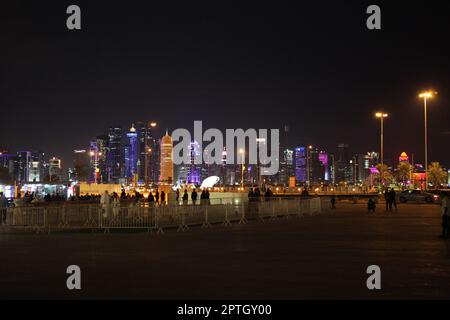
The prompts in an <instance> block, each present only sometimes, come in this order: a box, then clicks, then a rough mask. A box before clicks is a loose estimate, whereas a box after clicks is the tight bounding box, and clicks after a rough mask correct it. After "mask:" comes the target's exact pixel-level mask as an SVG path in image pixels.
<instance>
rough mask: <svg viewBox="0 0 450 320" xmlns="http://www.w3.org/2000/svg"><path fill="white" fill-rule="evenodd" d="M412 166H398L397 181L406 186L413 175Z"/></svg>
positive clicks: (404, 164)
mask: <svg viewBox="0 0 450 320" xmlns="http://www.w3.org/2000/svg"><path fill="white" fill-rule="evenodd" d="M411 168H412V166H411V164H410V163H409V162H403V161H402V162H400V163H399V164H398V166H397V174H396V176H397V181H398V182H401V183H403V184H406V181H408V180H409V178H410V174H411Z"/></svg>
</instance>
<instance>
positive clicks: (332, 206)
mask: <svg viewBox="0 0 450 320" xmlns="http://www.w3.org/2000/svg"><path fill="white" fill-rule="evenodd" d="M330 202H331V209H336V197H335V196H332V197H331V200H330Z"/></svg>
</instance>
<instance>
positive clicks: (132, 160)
mask: <svg viewBox="0 0 450 320" xmlns="http://www.w3.org/2000/svg"><path fill="white" fill-rule="evenodd" d="M127 139H128V145H127V148H125V177H126V178H133V177H134V175H135V174H137V173H138V171H137V169H138V156H139V150H138V134H137V132H136V129H135V128H134V124H133V125H132V126H131V129H130V131H129V132H128V133H127Z"/></svg>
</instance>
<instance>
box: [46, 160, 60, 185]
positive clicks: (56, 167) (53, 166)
mask: <svg viewBox="0 0 450 320" xmlns="http://www.w3.org/2000/svg"><path fill="white" fill-rule="evenodd" d="M61 173H62V172H61V160H60V159H58V158H55V157H53V158H51V159H50V160H49V161H48V175H49V180H50V182H61V181H62V176H61Z"/></svg>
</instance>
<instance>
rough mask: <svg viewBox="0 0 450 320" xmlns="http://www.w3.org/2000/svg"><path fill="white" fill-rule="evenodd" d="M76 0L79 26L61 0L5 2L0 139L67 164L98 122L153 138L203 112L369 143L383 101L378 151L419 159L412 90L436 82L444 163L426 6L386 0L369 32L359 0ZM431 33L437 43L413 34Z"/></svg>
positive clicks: (329, 144) (226, 124)
mask: <svg viewBox="0 0 450 320" xmlns="http://www.w3.org/2000/svg"><path fill="white" fill-rule="evenodd" d="M79 5H80V7H81V8H82V10H83V15H85V16H84V18H83V28H82V30H80V31H79V32H72V33H70V32H69V33H68V31H67V29H66V27H65V24H64V23H61V21H63V22H64V21H65V18H66V15H65V9H66V7H65V4H54V5H42V4H27V5H25V4H22V3H8V4H7V5H6V8H5V12H6V11H7V12H9V14H11V15H13V16H16V17H18V18H19V19H18V20H14V19H7V20H2V21H1V22H0V23H1V24H2V28H1V30H3V32H5V37H3V39H4V41H5V50H4V51H2V53H0V55H1V57H2V61H4V62H5V65H6V68H5V69H4V72H3V77H2V78H1V79H0V81H1V83H2V87H3V88H4V91H3V93H2V108H4V110H8V115H7V116H5V117H1V119H0V145H2V146H3V145H5V146H8V147H9V148H11V149H16V150H17V151H21V150H26V149H33V150H38V149H42V150H45V151H46V152H47V153H49V154H52V155H53V154H54V155H56V156H59V157H61V158H62V159H63V163H67V162H68V161H70V155H71V153H72V150H73V149H77V148H82V147H83V148H84V146H85V145H86V141H89V140H90V139H92V137H93V136H95V135H96V134H99V133H101V132H104V131H105V130H107V127H108V126H109V125H114V124H120V125H122V126H123V127H124V128H126V127H127V126H129V125H130V124H131V123H133V122H136V119H142V120H146V121H148V120H155V121H157V122H159V123H161V125H162V127H161V128H159V130H161V131H160V134H161V135H162V133H163V132H164V130H165V128H166V127H167V128H168V129H169V130H170V129H173V128H183V127H186V124H190V123H192V121H193V120H195V119H200V120H203V121H204V123H205V124H206V125H208V126H209V127H214V128H272V127H278V128H282V126H283V125H289V127H290V129H291V132H290V135H291V137H292V139H293V140H294V141H298V143H301V142H305V143H308V144H313V145H320V146H323V148H325V149H331V148H334V147H335V146H336V145H338V144H339V143H342V142H345V143H349V144H350V146H351V147H352V148H354V150H366V149H368V150H378V149H379V147H378V143H379V139H378V130H379V124H378V122H377V121H376V119H374V118H373V114H374V113H375V112H378V111H384V112H387V113H389V115H390V116H389V118H388V119H387V120H386V123H385V137H386V143H385V155H386V159H389V158H391V159H394V158H396V157H397V156H398V155H397V152H399V151H407V152H408V153H410V154H411V153H413V154H415V158H416V159H417V160H418V161H422V160H421V158H422V157H423V152H422V150H423V139H422V134H423V107H422V104H421V101H420V99H419V98H418V96H417V95H418V93H419V92H420V91H422V90H424V89H434V90H436V91H438V92H439V95H438V96H437V97H436V99H434V100H433V101H432V102H430V106H429V149H430V154H429V157H430V159H436V160H439V161H441V162H442V163H444V164H446V165H448V164H449V163H450V151H449V149H448V138H449V136H450V128H449V124H448V121H447V120H446V119H450V108H448V107H447V106H448V105H449V101H450V99H449V92H450V79H449V75H448V73H447V72H446V70H448V69H449V67H450V66H449V61H448V58H447V57H448V55H449V50H448V45H447V44H446V43H445V41H444V40H443V39H445V38H446V33H445V30H447V29H448V28H446V26H447V24H448V19H447V17H446V15H445V12H443V11H442V10H435V6H434V5H432V4H430V6H426V7H423V6H418V5H417V4H408V6H406V7H405V6H400V5H398V4H397V5H396V4H393V3H389V4H383V25H384V26H386V28H382V30H377V31H369V30H367V28H366V26H365V19H366V18H367V14H366V12H365V11H366V8H367V6H365V5H364V4H360V5H354V4H350V3H339V4H337V3H336V4H327V6H325V7H322V6H319V5H314V4H303V5H302V7H301V8H295V7H293V8H290V7H289V8H288V7H283V6H280V7H279V8H277V9H276V10H271V9H270V7H266V6H260V7H257V8H254V7H248V6H246V5H245V4H235V5H225V4H212V3H208V4H203V5H198V6H193V5H192V4H182V5H180V6H179V7H177V8H176V9H173V8H172V7H170V6H167V7H166V6H164V5H161V6H155V5H152V4H145V3H135V4H134V5H133V6H127V7H125V8H124V7H122V6H118V5H116V4H110V5H108V7H107V8H105V7H104V6H101V5H100V4H96V3H92V2H83V1H81V2H80V3H79ZM192 16H195V17H201V19H190V18H189V17H192ZM317 16H320V17H321V18H320V19H316V17H317ZM111 17H116V18H117V19H119V20H120V21H121V23H120V25H116V24H115V20H116V19H112V18H111ZM162 17H164V18H162ZM23 20H26V21H28V22H27V23H19V22H18V21H23ZM410 21H414V22H415V23H413V24H411V23H410ZM34 24H39V26H40V28H34V29H33V31H32V32H28V30H29V29H31V28H33V25H34ZM205 25H208V27H207V28H206V27H205ZM336 26H339V27H338V28H337V27H336ZM11 30H14V32H13V33H10V32H11ZM399 34H403V36H402V37H399V36H398V35H399ZM430 34H432V35H433V36H434V39H436V40H433V41H425V42H426V44H422V43H421V41H420V39H427V38H428V37H429V35H430ZM56 42H57V43H58V46H57V47H54V45H53V43H56ZM386 48H389V51H388V52H387V51H386ZM387 56H388V57H389V59H386V57H387ZM26 114H29V115H33V116H31V117H24V116H23V115H26ZM11 119H18V120H15V121H11ZM127 129H128V128H127ZM63 165H64V164H63Z"/></svg>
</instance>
